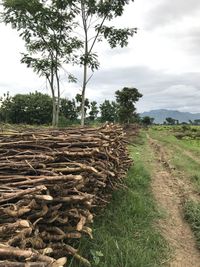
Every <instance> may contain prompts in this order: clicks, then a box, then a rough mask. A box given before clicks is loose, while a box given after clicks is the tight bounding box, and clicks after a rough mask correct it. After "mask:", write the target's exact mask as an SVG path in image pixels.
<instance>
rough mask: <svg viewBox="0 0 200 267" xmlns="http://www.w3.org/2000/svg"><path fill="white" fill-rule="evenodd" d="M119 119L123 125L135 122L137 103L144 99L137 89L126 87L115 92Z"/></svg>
mask: <svg viewBox="0 0 200 267" xmlns="http://www.w3.org/2000/svg"><path fill="white" fill-rule="evenodd" d="M115 96H116V102H117V104H118V117H119V121H120V122H121V123H130V122H134V120H135V119H136V117H137V114H136V107H135V103H136V102H137V101H138V100H139V99H140V98H141V97H142V94H141V93H139V92H138V90H137V89H136V88H129V87H124V88H123V89H122V90H118V91H116V92H115Z"/></svg>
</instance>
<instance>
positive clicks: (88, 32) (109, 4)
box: [74, 0, 136, 126]
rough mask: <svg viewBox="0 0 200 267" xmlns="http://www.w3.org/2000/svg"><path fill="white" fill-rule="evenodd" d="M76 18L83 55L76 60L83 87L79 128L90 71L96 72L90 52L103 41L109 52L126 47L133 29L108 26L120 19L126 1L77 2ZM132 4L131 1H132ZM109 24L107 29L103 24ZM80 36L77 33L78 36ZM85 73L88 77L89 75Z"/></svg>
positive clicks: (94, 53)
mask: <svg viewBox="0 0 200 267" xmlns="http://www.w3.org/2000/svg"><path fill="white" fill-rule="evenodd" d="M74 2H77V5H78V10H79V14H78V17H79V15H80V16H81V25H80V26H81V30H82V32H81V34H82V36H83V45H84V51H83V53H82V55H81V57H80V64H81V65H82V66H83V83H82V93H81V97H82V100H81V125H82V126H83V125H84V119H85V111H84V109H85V92H86V87H87V84H88V82H89V81H90V79H91V77H92V75H93V72H94V70H96V69H98V68H99V61H98V54H97V52H95V51H94V49H95V45H96V43H97V42H101V41H102V40H103V39H105V40H107V41H108V43H109V45H110V47H111V48H115V47H117V46H121V47H124V46H127V45H128V38H129V37H132V36H133V34H134V33H136V28H122V29H119V28H116V27H114V26H110V24H111V23H110V22H111V21H113V20H114V19H115V18H116V17H120V16H122V15H123V12H124V8H125V6H126V5H128V4H129V2H131V1H129V0H119V1H115V0H111V1H108V0H105V1H103V0H100V1H96V0H78V1H74ZM132 2H133V0H132ZM107 22H109V26H108V25H106V23H107ZM79 24H80V23H79ZM79 35H80V32H79ZM89 69H90V70H91V72H92V74H90V75H89V73H88V72H89Z"/></svg>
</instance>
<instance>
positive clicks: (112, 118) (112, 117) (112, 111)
mask: <svg viewBox="0 0 200 267" xmlns="http://www.w3.org/2000/svg"><path fill="white" fill-rule="evenodd" d="M117 113H118V105H117V104H116V102H114V101H111V102H110V101H109V100H105V101H104V102H103V103H102V104H101V105H100V114H101V121H102V122H106V121H108V122H116V121H117V119H118V115H117Z"/></svg>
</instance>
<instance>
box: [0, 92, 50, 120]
mask: <svg viewBox="0 0 200 267" xmlns="http://www.w3.org/2000/svg"><path fill="white" fill-rule="evenodd" d="M0 111H1V114H4V115H3V118H2V121H5V122H10V123H27V124H49V123H50V122H51V119H52V100H51V97H50V96H49V95H45V94H41V93H38V92H35V93H30V94H24V95H22V94H17V95H15V96H13V97H9V98H5V99H4V100H3V102H2V105H1V107H0Z"/></svg>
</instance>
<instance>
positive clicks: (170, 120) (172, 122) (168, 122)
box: [165, 117, 176, 125]
mask: <svg viewBox="0 0 200 267" xmlns="http://www.w3.org/2000/svg"><path fill="white" fill-rule="evenodd" d="M165 120H166V122H167V124H169V125H174V124H176V120H175V119H173V118H171V117H167V118H166V119H165Z"/></svg>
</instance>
